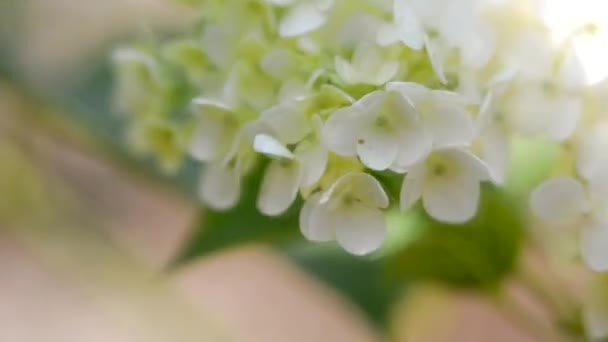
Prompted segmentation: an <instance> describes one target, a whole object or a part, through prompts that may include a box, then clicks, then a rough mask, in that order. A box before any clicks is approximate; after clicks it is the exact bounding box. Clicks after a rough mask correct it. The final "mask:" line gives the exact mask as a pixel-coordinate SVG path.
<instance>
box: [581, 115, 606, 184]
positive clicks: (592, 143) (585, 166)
mask: <svg viewBox="0 0 608 342" xmlns="http://www.w3.org/2000/svg"><path fill="white" fill-rule="evenodd" d="M607 133H608V123H606V122H602V123H598V124H596V125H595V126H594V127H593V128H592V129H591V130H588V131H587V134H585V136H584V137H582V139H581V140H580V145H579V146H578V147H577V151H576V156H577V160H576V168H577V171H578V173H579V174H580V175H581V176H583V177H584V178H585V179H587V180H589V179H591V178H592V177H594V176H595V175H597V174H598V173H599V172H601V171H602V168H601V167H602V164H604V163H605V162H606V161H607V160H608V157H607V156H606V150H607V149H608V134H607Z"/></svg>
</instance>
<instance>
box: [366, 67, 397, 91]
mask: <svg viewBox="0 0 608 342" xmlns="http://www.w3.org/2000/svg"><path fill="white" fill-rule="evenodd" d="M398 71H399V62H397V61H384V62H383V63H382V66H381V67H380V70H378V71H377V72H376V73H375V76H374V77H373V79H372V82H370V83H371V84H373V85H378V86H379V85H382V84H385V83H386V82H388V81H390V80H392V79H393V77H395V75H396V74H397V72H398Z"/></svg>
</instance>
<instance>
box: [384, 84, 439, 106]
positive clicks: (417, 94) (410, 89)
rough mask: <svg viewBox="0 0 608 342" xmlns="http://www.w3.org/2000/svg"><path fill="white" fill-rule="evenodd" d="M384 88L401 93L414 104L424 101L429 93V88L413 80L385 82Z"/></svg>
mask: <svg viewBox="0 0 608 342" xmlns="http://www.w3.org/2000/svg"><path fill="white" fill-rule="evenodd" d="M386 90H389V91H396V92H399V93H401V94H402V95H403V96H405V97H406V98H407V99H408V100H410V101H411V102H412V103H413V104H414V105H416V104H418V103H421V102H423V101H426V99H427V98H428V97H429V96H430V94H431V90H430V89H429V88H427V87H425V86H423V85H421V84H418V83H415V82H389V83H387V84H386Z"/></svg>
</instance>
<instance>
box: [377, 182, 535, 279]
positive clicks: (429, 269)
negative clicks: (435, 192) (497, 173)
mask: <svg viewBox="0 0 608 342" xmlns="http://www.w3.org/2000/svg"><path fill="white" fill-rule="evenodd" d="M480 203H481V204H480V208H479V212H478V214H477V216H476V217H475V218H474V219H473V220H472V221H471V222H469V223H466V224H461V225H448V224H442V223H438V222H435V221H433V220H432V219H431V218H429V217H427V216H426V215H424V217H423V219H421V220H416V221H414V222H416V223H417V224H420V225H422V227H418V228H417V230H418V232H417V234H418V235H417V237H416V238H415V239H413V241H409V242H408V243H407V244H406V245H405V246H404V247H403V248H402V249H400V250H398V251H395V252H393V253H392V254H391V255H389V256H388V257H387V258H388V259H387V267H388V271H389V272H390V275H391V277H393V278H394V279H393V281H400V280H409V281H417V280H435V281H441V282H444V283H449V284H453V285H461V286H475V287H483V288H491V287H493V286H495V285H497V284H498V283H499V282H500V280H502V279H503V278H504V276H506V275H508V274H509V273H510V272H511V270H512V269H513V268H514V266H515V263H516V261H517V257H518V255H519V251H520V247H521V243H522V239H523V237H524V226H523V222H522V218H521V217H520V216H519V212H520V211H519V210H517V207H518V205H516V204H515V203H514V202H513V199H512V197H509V196H508V195H506V194H505V193H504V192H502V191H500V190H497V189H495V188H492V187H490V186H487V187H485V188H484V189H483V192H482V198H481V202H480ZM404 229H405V227H404Z"/></svg>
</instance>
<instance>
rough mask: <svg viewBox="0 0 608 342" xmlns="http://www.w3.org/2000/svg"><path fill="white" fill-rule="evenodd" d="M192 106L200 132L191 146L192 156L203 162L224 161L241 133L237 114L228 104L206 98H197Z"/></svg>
mask: <svg viewBox="0 0 608 342" xmlns="http://www.w3.org/2000/svg"><path fill="white" fill-rule="evenodd" d="M192 105H193V109H194V111H195V113H196V115H197V116H198V130H197V132H196V134H195V137H194V140H193V141H192V143H191V144H190V155H191V156H192V157H193V158H194V159H196V160H199V161H203V162H213V161H218V160H223V159H224V158H225V157H226V154H228V152H229V151H230V150H231V149H232V148H233V145H234V143H235V139H236V137H237V134H238V132H239V122H238V119H237V117H236V115H235V113H234V112H233V111H232V109H231V108H230V107H229V106H228V105H227V104H225V103H222V102H219V101H214V100H210V99H206V98H196V99H194V100H193V102H192Z"/></svg>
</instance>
